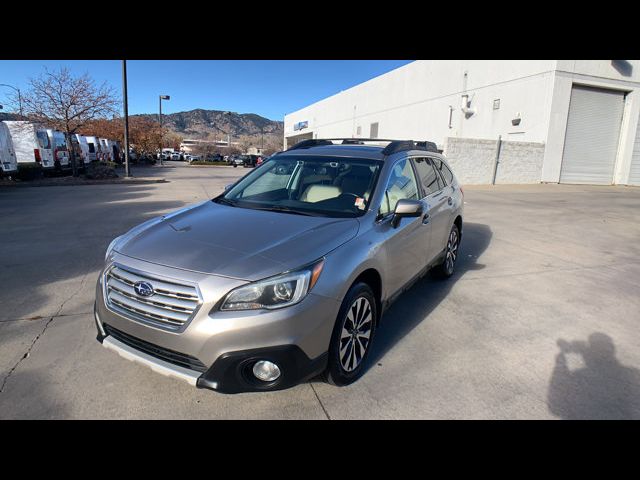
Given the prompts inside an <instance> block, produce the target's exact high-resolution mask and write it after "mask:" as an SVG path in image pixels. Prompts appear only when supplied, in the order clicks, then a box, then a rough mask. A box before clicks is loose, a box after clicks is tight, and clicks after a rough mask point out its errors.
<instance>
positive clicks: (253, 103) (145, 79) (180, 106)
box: [0, 60, 410, 120]
mask: <svg viewBox="0 0 640 480" xmlns="http://www.w3.org/2000/svg"><path fill="white" fill-rule="evenodd" d="M407 63H410V61H409V60H129V61H128V62H127V75H128V88H129V114H135V113H155V112H157V110H158V95H160V94H163V95H170V96H171V100H170V101H163V103H162V111H163V113H165V112H166V113H171V112H181V111H187V110H193V109H194V108H204V109H215V110H230V111H233V112H238V113H257V114H258V115H262V116H264V117H267V118H270V119H272V120H283V119H284V115H285V114H286V113H290V112H293V111H295V110H298V109H300V108H302V107H305V106H307V105H309V104H311V103H313V102H316V101H318V100H321V99H323V98H325V97H328V96H330V95H333V94H335V93H338V92H339V91H341V90H346V89H347V88H350V87H352V86H354V85H357V84H359V83H362V82H364V81H366V80H369V79H371V78H373V77H376V76H378V75H382V74H383V73H386V72H388V71H391V70H393V69H395V68H398V67H400V66H402V65H406V64H407ZM62 66H66V67H68V68H69V69H70V70H71V72H72V73H73V74H75V75H81V74H83V73H85V72H87V73H89V74H90V75H91V76H92V77H93V78H94V80H96V82H97V83H102V82H104V81H106V82H107V83H108V84H110V85H111V86H113V87H114V88H115V89H116V91H117V92H118V95H120V93H121V91H122V70H121V62H120V60H91V61H89V60H41V61H40V60H0V83H8V84H10V85H13V86H16V87H18V88H20V89H25V90H26V89H27V87H28V82H29V78H31V77H37V76H38V75H40V74H41V73H43V72H44V69H45V67H46V68H49V69H50V70H51V69H57V68H60V67H62ZM11 92H12V91H11V89H9V88H7V87H0V104H3V103H5V102H6V101H7V96H8V95H9V94H10V93H11ZM3 111H5V112H7V111H9V110H8V109H7V107H5V110H3Z"/></svg>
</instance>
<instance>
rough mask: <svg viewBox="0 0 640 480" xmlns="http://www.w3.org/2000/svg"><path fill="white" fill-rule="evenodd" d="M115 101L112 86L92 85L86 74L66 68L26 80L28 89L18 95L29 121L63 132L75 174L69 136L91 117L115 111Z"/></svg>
mask: <svg viewBox="0 0 640 480" xmlns="http://www.w3.org/2000/svg"><path fill="white" fill-rule="evenodd" d="M118 105H119V100H118V98H117V97H116V94H115V91H114V90H113V88H111V87H109V86H107V84H106V83H103V84H102V85H101V86H99V87H98V86H96V85H95V83H94V81H93V79H91V77H89V75H88V74H86V73H85V74H84V75H82V76H80V77H74V76H72V75H71V73H70V72H69V70H68V69H67V68H61V69H60V70H58V71H49V70H47V69H45V73H44V74H43V75H41V76H40V77H38V78H32V79H30V80H29V90H28V91H26V92H25V93H24V94H22V107H23V111H24V115H25V116H26V117H27V118H28V119H29V120H30V121H33V122H37V123H41V124H43V125H47V126H49V127H50V128H55V129H56V130H61V131H63V132H65V133H66V134H67V148H68V149H69V152H71V162H72V167H73V175H74V176H77V175H78V168H77V156H76V155H75V153H74V149H73V148H72V145H71V144H70V140H71V135H73V134H74V133H76V132H77V131H78V130H79V129H81V128H82V127H83V126H84V125H86V124H87V122H90V121H91V120H94V119H97V118H101V117H106V116H108V115H110V114H113V113H116V112H117V107H118Z"/></svg>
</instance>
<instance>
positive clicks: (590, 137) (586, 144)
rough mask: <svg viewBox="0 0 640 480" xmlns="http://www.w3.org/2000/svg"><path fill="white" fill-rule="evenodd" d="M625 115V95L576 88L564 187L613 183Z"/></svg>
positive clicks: (562, 175)
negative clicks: (573, 184) (576, 184)
mask: <svg viewBox="0 0 640 480" xmlns="http://www.w3.org/2000/svg"><path fill="white" fill-rule="evenodd" d="M623 111H624V93H623V92H619V91H616V90H605V89H600V88H590V87H582V86H578V85H574V86H573V88H572V89H571V103H570V105H569V119H568V121H567V134H566V137H565V141H564V153H563V156H562V170H561V172H560V182H561V183H589V184H600V185H602V184H604V185H610V184H611V183H613V170H614V168H615V163H616V154H617V152H618V139H619V138H620V125H621V123H622V114H623Z"/></svg>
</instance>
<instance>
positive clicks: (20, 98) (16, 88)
mask: <svg viewBox="0 0 640 480" xmlns="http://www.w3.org/2000/svg"><path fill="white" fill-rule="evenodd" d="M0 87H9V88H13V89H14V90H15V91H16V92H18V108H19V109H20V117H22V95H21V94H20V89H19V88H18V87H14V86H13V85H7V84H6V83H0Z"/></svg>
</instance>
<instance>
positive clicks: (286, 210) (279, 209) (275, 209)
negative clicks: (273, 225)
mask: <svg viewBox="0 0 640 480" xmlns="http://www.w3.org/2000/svg"><path fill="white" fill-rule="evenodd" d="M249 208H253V209H254V210H267V211H269V212H283V213H293V214H295V215H305V216H307V217H315V215H313V214H312V213H309V212H303V211H301V210H296V209H295V208H290V207H285V206H284V205H272V206H271V207H249Z"/></svg>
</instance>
